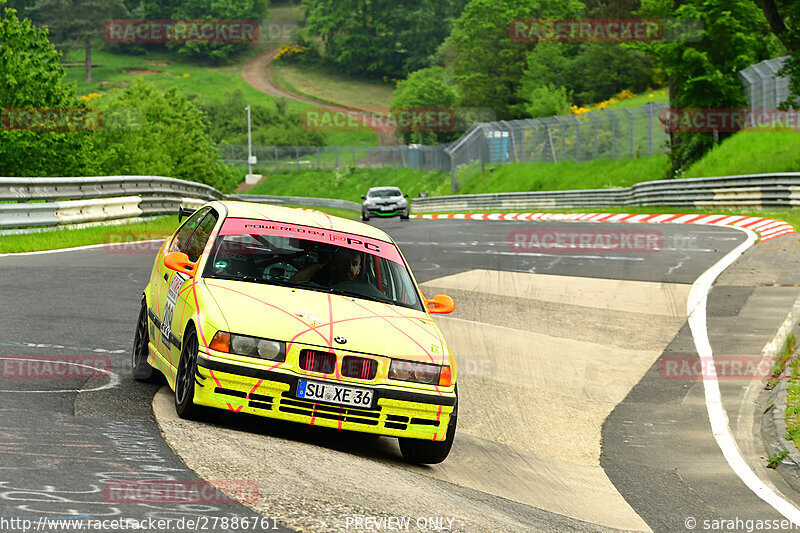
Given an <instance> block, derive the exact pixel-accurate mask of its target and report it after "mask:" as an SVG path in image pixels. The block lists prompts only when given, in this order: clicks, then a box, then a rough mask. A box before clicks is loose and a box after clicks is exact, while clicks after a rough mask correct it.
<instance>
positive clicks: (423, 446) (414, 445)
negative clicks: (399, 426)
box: [398, 391, 458, 465]
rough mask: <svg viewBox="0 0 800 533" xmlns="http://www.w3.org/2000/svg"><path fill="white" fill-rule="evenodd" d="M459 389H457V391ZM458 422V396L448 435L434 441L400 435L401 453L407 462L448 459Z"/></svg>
mask: <svg viewBox="0 0 800 533" xmlns="http://www.w3.org/2000/svg"><path fill="white" fill-rule="evenodd" d="M457 392H458V391H456V393H457ZM457 422H458V398H456V405H455V407H454V408H453V414H452V415H451V416H450V424H449V425H448V426H447V436H446V437H445V439H444V440H443V441H439V442H434V441H430V440H422V439H409V438H403V437H400V438H399V439H398V441H399V444H400V453H402V454H403V459H405V461H406V462H407V463H411V464H415V465H435V464H438V463H441V462H442V461H444V460H445V459H447V456H448V454H449V453H450V448H452V447H453V440H455V437H456V424H457Z"/></svg>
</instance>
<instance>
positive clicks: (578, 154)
mask: <svg viewBox="0 0 800 533" xmlns="http://www.w3.org/2000/svg"><path fill="white" fill-rule="evenodd" d="M572 120H574V121H575V162H578V161H580V160H581V123H580V121H579V120H578V117H576V116H575V115H572Z"/></svg>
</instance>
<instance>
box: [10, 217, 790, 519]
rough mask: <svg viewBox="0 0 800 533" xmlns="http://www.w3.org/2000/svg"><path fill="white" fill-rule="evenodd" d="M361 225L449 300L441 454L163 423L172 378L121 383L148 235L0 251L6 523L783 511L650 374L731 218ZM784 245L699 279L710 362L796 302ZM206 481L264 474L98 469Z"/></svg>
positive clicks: (683, 392)
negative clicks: (386, 239)
mask: <svg viewBox="0 0 800 533" xmlns="http://www.w3.org/2000/svg"><path fill="white" fill-rule="evenodd" d="M374 224H375V225H376V226H378V227H381V228H382V229H384V230H385V231H387V232H388V233H390V234H391V235H392V236H393V237H394V238H395V239H396V240H397V241H398V243H399V245H400V247H401V249H402V251H403V253H404V255H405V257H406V259H407V260H408V261H409V263H410V264H411V267H412V269H413V271H414V274H415V275H416V277H417V280H418V282H419V283H420V284H421V286H422V288H423V292H424V293H425V295H426V296H428V297H430V296H432V294H433V293H436V292H446V293H447V294H450V295H452V296H453V297H454V298H455V300H456V303H457V308H456V312H455V313H453V315H450V316H445V317H441V318H437V321H439V324H440V326H441V327H442V329H443V331H444V333H445V335H446V337H447V339H448V342H449V343H450V345H451V349H452V350H453V352H454V353H455V354H456V357H457V358H458V360H459V387H460V390H459V392H460V394H461V408H460V410H461V415H462V416H460V417H459V433H458V435H457V437H456V442H455V445H454V447H453V452H452V453H451V456H450V457H449V458H448V459H447V460H446V461H445V462H444V463H443V464H441V465H437V466H434V467H412V466H409V465H406V464H404V463H403V462H402V460H401V458H400V454H399V449H398V448H397V445H396V443H395V441H394V440H393V439H388V438H378V439H363V438H361V437H360V436H359V435H357V434H352V435H351V434H341V433H338V432H335V431H320V430H317V429H314V428H308V427H305V426H299V425H296V424H288V423H275V422H272V421H268V420H266V419H257V418H253V417H248V416H234V415H232V414H231V413H227V412H222V411H220V412H219V413H217V414H215V415H214V416H211V417H209V419H208V420H207V421H205V422H202V423H197V422H186V421H183V420H180V419H177V417H176V416H175V414H174V408H173V407H172V403H171V402H172V400H171V395H170V394H171V393H168V392H166V391H163V390H162V391H161V392H158V391H159V389H160V385H159V384H140V383H137V382H134V381H133V380H132V379H131V378H130V377H129V375H130V369H129V362H128V360H129V351H130V348H131V344H132V340H133V330H134V325H135V321H136V317H137V313H138V310H139V302H140V297H141V293H142V289H143V288H144V285H145V284H146V280H147V277H148V276H149V272H150V268H151V266H152V261H153V256H154V254H155V251H156V250H157V246H153V247H142V248H141V249H140V250H139V251H140V253H119V250H116V249H112V248H106V247H102V246H101V247H96V248H90V249H82V250H75V251H65V252H59V253H47V254H30V255H19V256H5V257H0V284H1V285H2V294H3V307H4V309H3V313H2V317H1V318H0V359H2V360H0V433H2V435H3V438H2V440H0V458H2V460H0V526H1V527H0V530H2V531H15V530H20V531H21V530H22V527H21V522H20V521H21V520H23V519H26V520H30V521H31V523H39V521H40V520H42V519H43V517H46V518H47V519H62V518H83V519H87V518H91V519H98V520H102V519H108V520H111V519H120V518H123V519H124V518H130V519H136V520H144V521H148V520H149V521H150V524H149V526H150V529H140V531H151V530H152V531H181V530H188V528H186V527H185V524H186V520H196V521H199V522H196V527H195V528H194V529H192V530H195V529H197V530H206V531H241V530H242V529H245V528H243V527H242V524H243V523H244V522H241V519H243V518H247V519H250V520H254V519H259V522H258V523H257V524H254V523H253V522H252V521H251V522H249V526H248V527H247V528H246V529H248V530H250V531H253V530H256V531H277V530H286V528H288V529H290V530H307V531H365V530H368V529H369V528H368V527H367V525H369V523H368V522H364V519H365V517H372V518H376V517H377V518H380V517H384V518H385V517H390V516H391V517H399V518H402V517H408V518H410V520H411V526H410V529H407V530H412V531H416V530H420V531H423V530H427V531H537V530H539V531H609V530H653V531H683V530H685V526H684V523H685V519H686V518H688V517H695V518H697V519H698V520H702V519H704V518H709V519H713V518H730V517H734V516H741V517H742V518H750V519H756V518H762V519H780V518H782V517H781V515H780V514H779V513H778V512H777V511H775V510H774V509H773V508H772V507H770V506H769V505H767V504H766V503H764V502H763V501H762V500H761V499H759V498H758V497H757V496H756V495H755V494H754V493H753V492H752V491H751V490H750V489H749V488H748V487H747V486H746V485H745V484H744V483H743V482H742V481H741V480H740V479H739V478H738V477H737V476H736V474H735V473H734V472H733V470H732V469H731V468H730V467H729V465H728V464H727V463H726V461H725V458H724V457H723V456H722V453H721V452H720V450H719V447H718V445H717V443H716V441H715V440H714V437H713V435H712V434H711V430H710V425H709V420H708V416H707V413H706V410H705V404H704V397H703V384H702V381H701V380H697V379H664V375H663V372H660V368H662V367H660V366H659V360H660V359H662V358H664V357H696V352H695V351H694V347H693V344H692V336H691V332H690V331H689V330H688V327H687V326H686V299H687V297H688V294H689V289H690V287H691V284H692V283H694V281H695V280H696V279H697V278H698V277H699V276H700V275H701V274H702V273H703V272H704V271H706V270H707V269H708V268H709V267H711V266H712V265H713V264H715V263H716V262H717V261H719V260H720V259H721V258H723V257H724V256H725V255H726V254H727V253H728V252H730V251H731V250H733V249H734V248H736V247H737V246H738V245H739V244H741V243H742V242H744V240H745V234H744V233H743V232H741V231H737V230H734V229H731V228H724V227H708V226H692V225H683V226H682V225H669V224H664V225H661V226H659V227H658V228H657V230H654V229H653V226H648V225H635V224H634V225H623V224H578V223H569V224H567V223H560V224H559V223H535V222H526V223H521V222H502V221H486V222H485V221H467V220H452V221H450V220H445V221H427V220H414V221H399V220H394V219H392V220H379V221H375V222H374ZM529 229H535V230H537V231H538V230H546V231H548V232H559V231H569V232H574V231H576V230H586V231H593V232H597V231H598V230H602V231H610V232H620V231H647V232H651V233H652V232H653V231H656V232H658V233H660V234H661V236H660V237H659V239H660V240H659V247H658V249H657V250H652V249H651V250H646V251H638V252H636V253H631V252H622V253H620V252H613V253H612V252H608V251H603V250H595V251H592V252H586V251H575V250H572V251H562V252H558V253H551V252H549V251H546V252H543V251H542V250H536V249H532V248H524V247H523V248H516V249H515V248H513V246H512V243H513V241H514V240H515V239H516V238H517V237H515V233H514V232H517V231H519V230H529ZM792 238H796V236H787V237H781V238H778V239H775V240H773V241H770V242H768V243H763V244H759V245H757V246H756V248H758V253H756V250H755V249H751V250H749V251H748V252H746V253H745V256H744V257H743V258H742V259H741V260H740V261H739V262H737V263H735V264H734V266H733V267H732V268H731V269H730V271H729V272H726V273H725V274H723V276H722V277H721V278H720V280H719V282H718V283H717V285H716V286H715V287H714V289H713V290H712V291H711V293H710V296H709V302H708V314H709V336H710V338H711V345H712V347H714V350H715V354H716V353H719V354H724V355H729V356H744V355H758V354H760V353H761V350H762V348H763V346H764V345H765V344H766V343H767V342H768V341H769V340H770V339H771V337H772V335H774V332H775V330H776V329H777V327H778V326H779V325H780V323H781V322H782V320H783V319H784V317H785V315H786V312H787V311H788V310H789V309H790V308H791V306H792V304H793V303H794V301H795V300H796V299H797V298H798V296H799V295H800V291H799V290H798V287H796V286H793V285H796V280H793V279H791V268H790V262H789V261H783V262H782V259H780V258H781V257H783V256H782V255H781V254H782V253H784V251H783V250H782V249H781V246H782V245H781V242H782V241H783V240H784V239H792ZM770 254H774V255H770ZM762 278H764V279H762ZM767 278H769V279H767ZM743 335H744V340H742V336H743ZM54 357H58V358H61V359H62V360H63V361H67V362H68V364H66V367H68V368H70V369H71V370H70V371H68V372H67V375H58V376H56V375H54V374H53V373H50V374H48V373H47V372H46V370H45V367H44V366H42V361H41V358H48V359H49V360H51V361H52V360H53V358H54ZM62 366H63V365H62ZM36 372H39V374H36ZM55 377H57V378H58V379H54V378H55ZM749 385H750V382H748V381H742V380H738V381H736V382H725V383H721V385H720V387H721V389H722V397H723V403H724V406H725V409H726V410H727V414H728V419H729V420H730V421H731V422H730V423H731V429H732V431H733V433H734V435H735V437H736V439H737V442H738V444H739V447H740V449H741V451H742V454H743V456H744V457H745V460H747V462H748V463H749V464H751V465H752V466H753V468H754V469H755V470H756V473H757V474H758V475H759V477H762V479H765V481H766V483H767V484H768V485H769V486H770V487H772V488H773V489H774V490H776V492H778V493H782V494H784V495H786V494H787V493H788V490H787V489H786V487H785V486H783V485H782V481H781V480H780V478H778V477H776V476H775V475H774V473H772V472H771V471H766V469H763V468H761V469H759V468H758V467H757V465H756V464H757V463H758V461H759V454H762V455H763V447H762V448H759V442H758V440H757V437H756V434H757V432H756V430H755V429H754V424H753V420H754V415H753V413H754V412H755V409H756V406H755V403H754V402H755V401H756V400H757V399H758V398H757V394H756V393H754V392H753V389H752V388H749ZM462 418H463V421H462ZM748 421H749V423H748ZM601 442H602V446H601ZM201 477H202V478H204V479H207V480H210V481H223V482H227V483H232V484H236V483H239V484H241V485H242V486H244V487H257V488H258V496H257V498H254V499H252V500H251V501H248V503H247V505H241V504H237V503H231V502H230V501H226V500H225V499H224V498H222V497H219V498H216V497H215V498H206V499H205V500H204V501H202V502H193V503H182V502H181V501H174V502H167V503H163V502H159V503H157V504H153V503H137V502H129V501H124V498H122V497H121V496H120V493H118V492H116V493H115V492H114V490H113V489H114V487H113V486H111V487H110V486H109V483H108V480H125V481H130V482H131V483H137V482H146V481H169V480H172V481H176V482H193V483H195V482H196V483H197V484H199V485H198V486H203V485H202V483H201V482H200V478H201ZM795 504H797V502H795ZM420 518H424V520H423V521H422V522H419V521H418V520H419V519H420ZM180 519H182V520H184V522H178V520H180ZM3 520H7V521H10V520H17V522H14V523H11V522H3ZM157 520H171V522H169V524H168V526H169V527H166V528H163V527H160V526H158V525H156V523H155V521H157ZM234 520H239V521H237V522H234ZM358 520H361V522H359V521H358ZM14 524H16V525H17V526H20V527H19V528H18V529H14ZM179 524H184V527H183V528H181V527H180V526H179ZM203 524H204V525H205V526H206V527H200V526H201V525H203ZM359 524H360V525H359ZM383 524H384V526H386V525H387V524H388V523H386V522H384V523H383ZM46 525H47V524H45V526H46ZM162 525H163V524H162ZM373 525H374V523H373ZM212 526H213V529H212ZM254 526H255V527H254ZM32 528H33V526H32ZM372 529H373V530H374V529H375V528H372ZM39 530H40V531H49V530H51V529H43V528H41V527H40V528H39ZM52 530H55V529H54V528H53V529H52ZM60 530H61V531H68V530H70V529H68V528H61V529H60ZM384 530H386V527H384ZM395 530H403V529H395Z"/></svg>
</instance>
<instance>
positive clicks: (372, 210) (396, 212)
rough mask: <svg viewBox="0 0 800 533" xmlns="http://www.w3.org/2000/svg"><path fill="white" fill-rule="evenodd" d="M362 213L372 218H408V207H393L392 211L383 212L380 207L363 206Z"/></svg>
mask: <svg viewBox="0 0 800 533" xmlns="http://www.w3.org/2000/svg"><path fill="white" fill-rule="evenodd" d="M362 211H363V212H364V213H367V214H369V215H370V216H376V217H396V216H400V215H402V216H406V215H408V212H409V211H408V206H406V207H398V206H393V207H392V208H391V209H388V210H383V209H381V208H380V207H366V206H362Z"/></svg>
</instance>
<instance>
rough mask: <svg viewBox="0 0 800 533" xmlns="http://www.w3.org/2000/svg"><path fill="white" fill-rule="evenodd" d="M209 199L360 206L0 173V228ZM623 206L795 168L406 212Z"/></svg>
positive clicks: (764, 194)
mask: <svg viewBox="0 0 800 533" xmlns="http://www.w3.org/2000/svg"><path fill="white" fill-rule="evenodd" d="M214 199H228V200H242V201H249V202H260V203H269V204H275V205H299V206H305V207H334V208H339V209H349V210H355V211H360V210H361V204H359V203H357V202H350V201H347V200H335V199H327V198H308V197H301V196H259V195H249V194H243V195H224V194H223V193H221V192H220V191H218V190H216V189H214V188H213V187H209V186H208V185H203V184H200V183H194V182H190V181H184V180H178V179H173V178H164V177H159V176H106V177H90V178H0V202H16V203H0V228H26V227H31V226H56V225H59V224H73V223H83V222H96V221H103V220H115V219H123V218H131V217H139V216H142V215H157V214H163V213H175V212H176V211H177V209H178V207H179V206H181V205H183V206H187V207H198V206H200V205H202V204H203V203H205V202H207V201H209V200H214ZM624 206H676V207H695V208H714V207H722V208H724V207H773V208H775V207H795V206H800V173H793V172H785V173H777V174H752V175H745V176H725V177H713V178H691V179H674V180H659V181H648V182H642V183H638V184H636V185H633V186H632V187H628V188H624V189H593V190H578V191H533V192H516V193H494V194H462V195H453V196H438V197H430V198H414V199H413V200H412V203H411V211H412V212H413V213H435V212H441V211H482V210H502V211H506V212H513V211H524V210H530V209H558V208H564V209H572V208H596V207H624Z"/></svg>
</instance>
